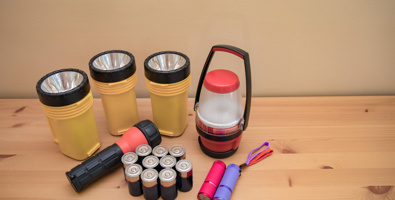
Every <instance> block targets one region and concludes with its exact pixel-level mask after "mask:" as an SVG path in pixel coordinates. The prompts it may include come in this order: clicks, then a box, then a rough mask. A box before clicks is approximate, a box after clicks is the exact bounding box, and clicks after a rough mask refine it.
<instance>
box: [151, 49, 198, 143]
mask: <svg viewBox="0 0 395 200" xmlns="http://www.w3.org/2000/svg"><path fill="white" fill-rule="evenodd" d="M144 69H145V78H146V79H145V83H146V85H147V88H148V90H149V91H150V96H151V106H152V114H153V119H154V123H155V124H156V126H157V127H158V129H159V131H160V133H161V134H162V135H166V136H180V135H181V134H182V133H183V132H184V130H185V128H186V126H187V125H188V88H189V86H190V85H191V76H190V62H189V58H188V57H187V56H186V55H184V54H182V53H179V52H176V51H162V52H159V53H155V54H153V55H151V56H149V57H148V58H147V59H146V60H145V62H144Z"/></svg>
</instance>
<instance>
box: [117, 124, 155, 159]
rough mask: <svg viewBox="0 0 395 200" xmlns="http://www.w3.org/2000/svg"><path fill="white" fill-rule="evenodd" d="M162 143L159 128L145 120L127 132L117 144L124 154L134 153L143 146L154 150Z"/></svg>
mask: <svg viewBox="0 0 395 200" xmlns="http://www.w3.org/2000/svg"><path fill="white" fill-rule="evenodd" d="M161 142H162V137H161V135H160V132H159V130H158V128H157V127H156V126H155V124H154V123H153V122H151V121H150V120H143V121H140V122H138V123H137V124H135V125H134V126H133V127H132V128H130V129H129V130H127V131H126V132H125V133H124V134H123V136H122V138H121V139H120V140H118V141H117V142H116V144H117V145H118V146H119V147H120V148H121V150H122V152H123V153H127V152H134V151H135V150H136V148H137V147H138V146H140V145H142V144H147V145H149V146H151V147H152V148H154V147H155V146H157V145H159V144H160V143H161Z"/></svg>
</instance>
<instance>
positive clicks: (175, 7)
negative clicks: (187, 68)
mask: <svg viewBox="0 0 395 200" xmlns="http://www.w3.org/2000/svg"><path fill="white" fill-rule="evenodd" d="M220 43H223V44H230V45H234V46H237V47H240V48H242V49H244V50H246V51H248V52H249V53H250V57H251V66H252V72H253V75H252V78H253V95H254V96H299V95H377V94H395V1H393V0H388V1H384V0H370V1H366V0H330V1H329V0H304V1H293V0H289V1H280V0H270V1H269V0H255V1H245V0H244V1H240V0H235V1H216V0H214V1H213V0H207V1H188V0H187V1H175V0H173V1H170V0H157V1H153V0H130V1H104V0H97V1H92V0H80V1H76V0H55V1H54V0H25V1H22V0H0V58H1V62H0V66H1V74H0V78H1V79H0V98H21V97H22V98H36V97H37V95H36V91H35V84H36V82H37V81H38V80H39V79H40V77H41V76H43V75H44V74H46V73H48V72H51V71H53V70H56V69H60V68H66V67H74V68H79V69H82V70H84V71H85V72H89V71H88V61H89V59H90V58H91V57H92V56H94V55H95V54H97V53H99V52H102V51H105V50H111V49H123V50H127V51H130V52H131V53H132V54H134V56H135V58H136V61H137V73H138V78H139V81H138V84H137V86H136V91H137V95H138V96H139V97H148V96H149V94H148V91H147V89H146V87H145V83H144V81H143V80H144V71H143V62H144V59H145V58H146V57H147V56H149V55H150V54H152V53H155V52H158V51H162V50H176V51H180V52H183V53H185V54H186V55H188V56H189V58H190V60H191V70H192V85H191V88H190V89H189V96H190V97H193V96H194V95H195V91H196V86H197V82H198V79H199V76H200V71H201V69H202V67H203V64H204V61H205V59H206V56H207V54H208V52H209V49H210V48H211V46H212V45H215V44H220ZM242 64H243V62H242V61H241V60H240V59H239V58H237V57H235V56H231V55H227V54H224V53H222V54H221V53H218V54H217V55H216V56H215V58H214V60H213V62H212V66H213V68H220V67H228V68H230V69H232V70H235V71H237V72H238V73H240V74H241V76H243V74H242V73H243V70H242ZM243 80H244V79H243ZM94 93H95V96H96V97H98V96H99V95H98V93H97V92H96V91H94Z"/></svg>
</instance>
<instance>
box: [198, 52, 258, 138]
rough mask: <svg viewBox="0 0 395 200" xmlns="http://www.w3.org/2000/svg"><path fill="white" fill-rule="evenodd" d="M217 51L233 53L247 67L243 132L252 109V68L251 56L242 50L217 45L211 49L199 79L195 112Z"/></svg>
mask: <svg viewBox="0 0 395 200" xmlns="http://www.w3.org/2000/svg"><path fill="white" fill-rule="evenodd" d="M216 51H223V52H227V53H231V54H233V55H236V56H238V57H240V58H241V59H243V60H244V67H245V76H246V102H245V108H244V116H243V118H244V124H243V131H244V130H246V129H247V126H248V119H249V116H250V107H251V67H250V56H249V55H248V53H247V52H246V51H244V50H242V49H240V48H237V47H234V46H230V45H215V46H213V47H212V48H211V50H210V53H209V54H208V57H207V60H206V63H205V64H204V67H203V69H202V73H201V75H200V79H199V85H198V88H197V91H196V96H195V104H194V110H195V111H196V109H197V107H198V106H199V99H200V91H201V89H202V85H203V81H204V78H205V77H206V74H207V70H208V67H209V65H210V62H211V59H212V58H213V56H214V53H215V52H216Z"/></svg>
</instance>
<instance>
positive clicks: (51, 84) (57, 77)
mask: <svg viewBox="0 0 395 200" xmlns="http://www.w3.org/2000/svg"><path fill="white" fill-rule="evenodd" d="M83 79H84V77H83V76H82V74H80V73H78V72H75V71H62V72H59V73H56V74H53V75H51V76H49V77H48V78H46V79H45V80H44V81H43V82H42V83H41V89H42V90H43V91H45V92H48V93H61V92H66V91H69V90H72V89H74V88H76V87H77V86H78V85H80V84H81V83H82V81H83Z"/></svg>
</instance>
